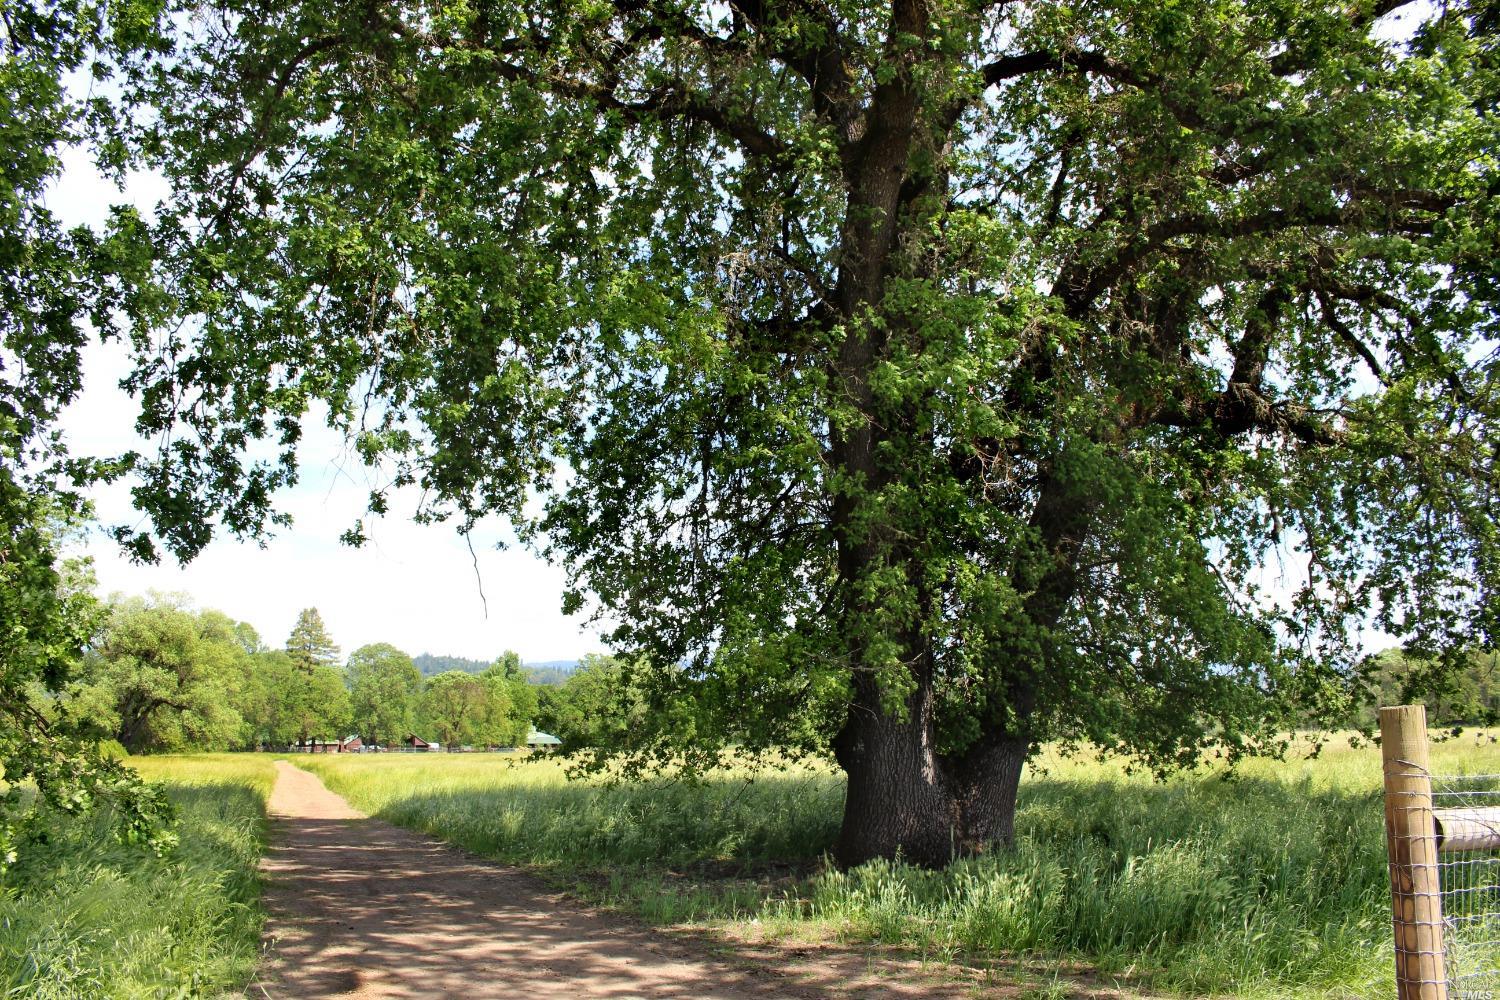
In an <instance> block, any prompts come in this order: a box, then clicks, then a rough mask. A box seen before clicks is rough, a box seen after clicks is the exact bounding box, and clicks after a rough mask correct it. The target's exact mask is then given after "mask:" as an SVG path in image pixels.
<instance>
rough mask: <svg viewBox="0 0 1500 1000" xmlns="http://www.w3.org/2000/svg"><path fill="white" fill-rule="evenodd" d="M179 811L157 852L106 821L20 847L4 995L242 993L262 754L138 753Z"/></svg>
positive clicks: (256, 937) (6, 907)
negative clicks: (166, 848) (171, 843)
mask: <svg viewBox="0 0 1500 1000" xmlns="http://www.w3.org/2000/svg"><path fill="white" fill-rule="evenodd" d="M129 763H130V764H131V765H132V766H134V767H136V768H137V769H138V770H139V771H140V772H141V773H142V774H143V775H144V776H145V777H146V778H148V779H150V780H152V781H160V782H163V783H164V784H165V786H166V789H167V794H168V796H169V797H170V799H171V800H172V802H173V803H174V804H175V806H176V807H177V812H178V826H177V833H178V836H179V838H180V841H179V844H178V846H177V847H176V848H175V849H173V850H172V851H170V852H169V853H167V854H166V855H165V856H163V857H160V858H158V857H155V856H154V855H152V854H151V853H150V852H148V851H146V850H144V849H142V848H140V847H134V846H127V845H123V844H119V843H117V842H116V841H115V840H114V838H113V837H111V836H110V835H109V833H108V830H107V828H106V817H104V816H94V817H89V818H85V819H83V820H66V821H59V822H57V823H55V824H53V825H52V826H51V827H50V828H48V829H47V830H45V831H44V833H43V837H42V839H39V840H38V841H37V842H35V843H33V844H31V845H28V847H27V849H26V850H25V851H23V852H22V854H21V858H20V862H19V863H18V864H17V865H16V867H14V868H12V869H11V870H10V871H9V872H7V873H6V876H5V880H4V890H3V892H0V996H5V997H12V996H16V997H21V996H24V997H36V998H38V1000H52V998H57V1000H62V998H69V1000H85V998H87V1000H92V998H99V1000H136V998H141V1000H144V998H148V997H149V998H162V997H187V996H220V995H239V994H240V991H241V989H242V987H244V985H245V984H246V983H247V982H248V981H249V980H250V977H251V975H252V973H253V970H254V968H255V963H256V960H257V959H258V957H259V953H260V931H261V923H262V913H261V910H260V906H259V895H260V884H259V877H258V874H257V871H256V864H257V862H258V861H259V859H260V855H261V853H262V850H263V849H264V845H265V837H266V814H265V801H266V797H267V796H268V795H269V794H270V790H271V785H272V783H273V781H274V779H275V771H274V769H273V768H272V766H271V763H270V758H266V757H254V756H250V755H234V754H211V755H210V754H205V755H194V756H174V757H135V758H131V759H130V761H129Z"/></svg>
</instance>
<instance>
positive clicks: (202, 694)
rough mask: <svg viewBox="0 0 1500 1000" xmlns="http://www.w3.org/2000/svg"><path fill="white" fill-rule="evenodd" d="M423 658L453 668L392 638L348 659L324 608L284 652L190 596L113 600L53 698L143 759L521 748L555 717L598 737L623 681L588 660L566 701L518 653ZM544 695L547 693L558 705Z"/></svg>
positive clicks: (53, 704)
mask: <svg viewBox="0 0 1500 1000" xmlns="http://www.w3.org/2000/svg"><path fill="white" fill-rule="evenodd" d="M419 659H420V660H422V661H424V665H431V664H439V665H442V666H446V667H447V669H442V670H438V671H436V672H433V673H431V674H430V675H427V676H424V674H423V672H422V669H421V668H419V666H418V665H417V661H414V660H413V659H412V657H410V656H408V655H407V654H406V653H404V652H402V651H401V650H400V649H397V648H396V647H395V646H393V645H391V644H389V643H374V644H371V645H367V646H361V647H360V648H359V649H356V650H354V651H353V652H352V653H350V654H349V656H348V658H347V660H341V657H340V651H339V647H338V646H337V645H336V644H335V643H334V641H333V639H332V638H331V637H330V636H329V634H328V630H327V627H326V626H325V624H324V622H323V620H322V617H321V616H320V615H319V614H318V611H317V609H315V608H308V609H306V610H305V611H303V612H302V613H301V615H300V616H299V617H298V620H297V623H296V626H295V627H294V628H293V629H292V632H291V634H290V635H289V636H288V637H287V640H286V643H285V645H284V646H283V647H282V648H279V649H278V648H272V647H270V646H268V645H267V644H266V643H265V642H264V641H263V640H262V639H261V637H260V635H259V633H257V632H256V630H255V629H254V628H253V627H252V626H251V625H249V624H247V623H245V622H240V621H235V620H234V619H233V618H231V617H229V616H228V615H226V614H224V613H222V612H219V611H213V610H203V611H200V610H195V609H194V608H192V607H191V605H190V603H189V601H188V600H187V598H185V597H183V596H181V595H153V596H151V597H149V598H141V597H131V598H124V599H118V600H115V601H113V602H112V603H110V604H108V605H106V607H105V609H104V614H103V615H102V616H101V618H100V624H99V626H98V627H97V629H96V632H95V634H94V636H93V638H92V641H91V642H90V643H89V645H88V648H87V651H86V653H85V655H84V657H83V661H82V663H81V664H79V667H78V669H77V671H76V672H75V673H74V675H73V677H72V678H71V680H70V682H69V683H68V685H67V686H66V687H65V688H64V689H62V691H61V692H59V693H57V694H56V695H50V696H48V697H47V698H46V703H47V705H48V711H49V712H50V714H51V715H52V716H53V717H54V718H57V719H59V720H61V719H66V720H68V722H69V724H70V725H71V726H74V727H76V728H78V729H80V730H81V731H84V732H89V733H92V734H93V735H94V736H95V737H96V738H98V739H101V740H113V741H116V742H118V743H119V744H120V746H121V747H122V748H123V749H125V750H127V751H129V752H130V753H149V752H158V751H171V750H186V749H192V750H228V749H254V748H256V747H261V746H281V745H286V744H290V743H294V742H297V741H298V740H311V739H319V740H333V739H340V738H343V737H345V736H349V735H359V736H361V737H362V738H363V739H364V740H365V741H366V742H368V743H376V744H381V745H390V744H396V743H399V742H400V741H401V740H402V739H403V738H404V737H405V736H406V735H408V734H410V733H416V734H418V735H421V736H423V738H425V739H428V740H436V741H438V742H441V743H443V744H451V745H463V744H470V745H485V744H488V745H500V746H515V745H520V744H523V743H525V741H526V738H527V736H528V734H529V732H530V729H531V727H532V725H533V723H534V722H541V721H542V720H543V719H545V720H548V721H550V720H556V723H555V725H558V726H559V727H560V728H562V729H563V730H564V732H563V733H558V734H557V735H560V736H563V738H564V739H565V740H566V739H568V736H569V735H572V734H577V735H579V736H580V737H582V738H584V739H597V738H599V734H600V733H601V732H602V731H603V730H602V728H601V722H600V720H599V719H598V718H596V717H594V716H595V715H596V713H597V712H598V711H599V710H601V708H602V707H603V702H602V701H601V700H600V699H598V698H597V697H595V696H594V688H596V687H597V686H598V685H599V684H600V683H608V682H609V681H608V678H611V677H614V676H616V674H617V668H616V667H615V665H614V661H613V660H612V658H609V657H592V658H589V660H588V662H589V664H590V665H591V666H592V668H593V672H592V673H591V674H590V675H589V676H587V677H583V678H581V679H579V681H578V683H576V684H574V685H573V686H572V687H571V688H568V689H567V692H566V693H563V688H564V687H566V685H564V686H557V685H556V684H554V685H553V687H552V688H548V687H544V686H541V685H538V684H536V683H533V681H532V679H531V678H530V676H529V675H528V672H527V669H526V668H525V667H524V665H523V664H522V663H521V658H520V656H518V655H517V654H516V653H513V652H506V653H503V654H501V655H500V656H499V657H498V658H496V659H495V660H494V661H493V662H491V663H484V662H483V661H477V660H467V659H462V658H459V657H434V656H428V655H424V656H423V657H421V658H419ZM454 664H458V665H457V666H454ZM596 678H602V679H603V680H602V681H601V680H598V679H596ZM554 688H555V690H554ZM539 691H545V692H547V694H548V697H547V700H546V708H545V710H544V709H543V708H542V706H541V705H540V704H539V694H538V692H539ZM591 699H592V700H591ZM575 702H576V703H577V704H576V705H575ZM584 706H586V707H584Z"/></svg>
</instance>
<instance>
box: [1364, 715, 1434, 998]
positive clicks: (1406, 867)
mask: <svg viewBox="0 0 1500 1000" xmlns="http://www.w3.org/2000/svg"><path fill="white" fill-rule="evenodd" d="M1380 751H1381V758H1382V760H1383V762H1384V765H1385V833H1386V851H1387V857H1388V858H1389V860H1390V867H1391V913H1392V917H1393V925H1394V931H1395V939H1396V996H1397V997H1398V998H1399V1000H1448V978H1447V971H1446V970H1445V968H1444V965H1443V898H1442V889H1441V885H1440V883H1439V881H1438V845H1437V831H1436V828H1435V826H1434V824H1433V816H1432V781H1431V779H1430V778H1429V776H1428V771H1427V710H1426V709H1425V708H1424V707H1423V706H1421V705H1402V706H1399V707H1396V708H1382V709H1381V710H1380Z"/></svg>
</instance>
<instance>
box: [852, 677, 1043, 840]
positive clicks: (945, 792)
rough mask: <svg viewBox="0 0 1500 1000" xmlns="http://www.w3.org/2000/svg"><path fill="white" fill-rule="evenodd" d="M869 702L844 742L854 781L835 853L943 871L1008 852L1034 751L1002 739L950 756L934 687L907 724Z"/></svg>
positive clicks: (857, 708)
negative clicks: (936, 727)
mask: <svg viewBox="0 0 1500 1000" xmlns="http://www.w3.org/2000/svg"><path fill="white" fill-rule="evenodd" d="M861 686H862V687H863V686H864V685H861ZM861 694H862V696H861V697H858V698H856V699H855V704H854V705H853V706H852V707H851V710H850V714H849V720H848V722H847V723H846V724H845V726H844V730H843V732H841V733H840V734H839V737H838V739H837V740H836V741H835V754H836V756H837V758H838V761H839V764H840V765H841V766H842V767H843V769H844V772H845V774H847V775H848V779H849V784H848V790H847V792H846V793H845V797H844V819H843V825H842V827H841V828H840V830H839V837H838V842H837V843H836V844H835V846H834V857H835V859H836V860H837V861H838V863H839V864H840V865H842V866H844V867H851V866H853V865H859V864H863V863H864V862H866V861H870V860H872V859H874V858H897V857H899V858H901V859H902V860H904V861H908V862H911V863H912V864H918V865H924V866H927V867H933V868H936V867H941V866H942V865H946V864H948V863H949V862H950V861H952V860H954V859H955V858H958V857H963V856H965V855H973V854H978V853H982V852H983V851H985V850H987V849H989V848H990V847H991V846H994V845H1006V844H1009V843H1010V842H1011V839H1012V837H1013V835H1014V831H1015V815H1016V793H1017V791H1018V789H1019V787H1020V780H1021V768H1022V765H1023V764H1024V763H1025V761H1026V756H1027V753H1028V751H1029V749H1030V744H1029V742H1028V741H1027V740H1026V739H1024V738H1013V737H1005V736H993V737H988V738H986V739H983V740H981V741H980V742H979V743H977V744H975V745H974V746H973V747H971V748H970V749H969V750H968V751H966V752H965V753H964V754H962V755H958V756H954V757H943V756H941V755H939V754H938V753H937V751H936V747H935V743H934V738H933V731H932V718H931V711H930V705H931V701H932V690H931V685H930V684H924V685H921V686H919V689H918V691H917V692H916V693H914V695H913V696H912V700H911V702H910V703H909V705H908V708H909V712H908V715H907V717H906V718H905V719H895V718H892V717H891V716H889V715H887V714H885V713H883V712H881V711H880V710H879V709H878V708H876V707H873V706H875V705H878V700H872V699H869V698H868V697H866V696H865V695H868V694H869V692H862V693H861Z"/></svg>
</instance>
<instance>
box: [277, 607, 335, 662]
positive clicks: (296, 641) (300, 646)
mask: <svg viewBox="0 0 1500 1000" xmlns="http://www.w3.org/2000/svg"><path fill="white" fill-rule="evenodd" d="M286 651H287V653H288V654H289V655H290V656H291V658H292V660H293V661H294V662H295V663H296V664H297V665H298V666H299V667H301V668H302V669H303V670H305V671H307V672H308V673H311V672H312V671H313V669H314V668H316V667H319V666H323V665H325V664H330V665H331V664H336V663H338V660H339V647H338V646H337V645H335V644H334V641H333V637H332V636H330V635H329V634H328V629H327V627H325V626H324V624H323V616H322V615H320V614H318V609H317V608H303V609H302V613H301V614H299V615H298V616H297V624H296V625H294V626H292V634H291V635H289V636H287V640H286Z"/></svg>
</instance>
